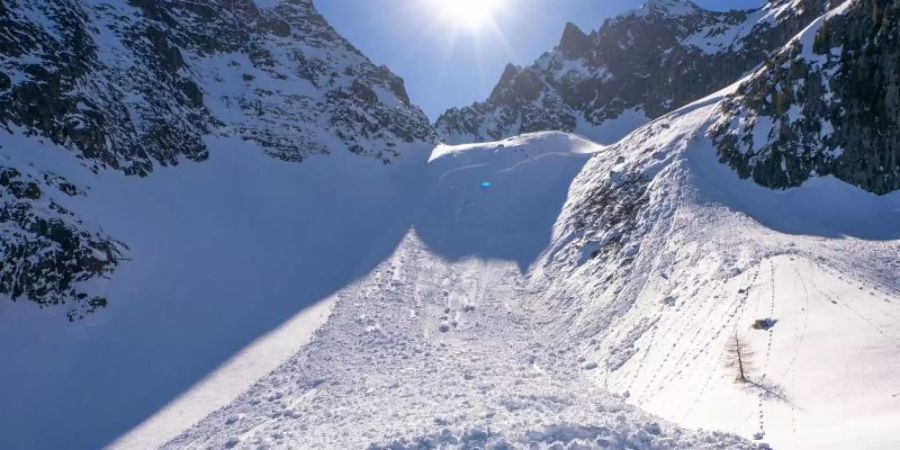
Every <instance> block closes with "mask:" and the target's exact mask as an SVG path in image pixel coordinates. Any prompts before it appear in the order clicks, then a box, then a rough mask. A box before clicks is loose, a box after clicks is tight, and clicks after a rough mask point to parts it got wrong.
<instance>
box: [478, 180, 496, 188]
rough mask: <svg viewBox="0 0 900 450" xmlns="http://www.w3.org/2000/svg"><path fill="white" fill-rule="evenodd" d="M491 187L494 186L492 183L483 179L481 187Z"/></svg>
mask: <svg viewBox="0 0 900 450" xmlns="http://www.w3.org/2000/svg"><path fill="white" fill-rule="evenodd" d="M493 187H494V183H491V182H490V181H485V182H482V183H481V188H482V189H491V188H493Z"/></svg>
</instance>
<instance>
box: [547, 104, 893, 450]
mask: <svg viewBox="0 0 900 450" xmlns="http://www.w3.org/2000/svg"><path fill="white" fill-rule="evenodd" d="M716 100H718V97H713V98H710V99H707V100H704V101H701V102H699V103H697V104H695V105H692V106H689V107H687V108H685V109H683V110H681V111H679V112H676V113H674V114H672V115H669V116H666V117H663V118H662V119H660V120H659V121H657V122H655V123H653V124H651V125H648V126H647V127H645V128H643V129H640V130H638V131H637V132H635V133H634V134H633V135H631V136H630V137H628V138H626V139H625V140H623V141H622V142H620V143H618V144H617V145H615V146H612V147H609V148H607V150H606V151H605V152H604V157H602V158H600V157H598V158H595V159H594V160H593V161H592V162H591V163H590V164H589V165H588V166H587V167H586V168H585V170H584V171H583V172H582V174H581V175H580V176H579V178H578V179H577V180H576V181H575V182H574V183H573V192H572V194H571V196H570V199H569V202H568V204H567V206H566V209H565V211H564V213H563V214H562V215H561V217H560V220H559V222H557V225H556V229H555V235H554V244H553V245H552V246H551V247H550V250H549V252H548V253H547V255H548V257H547V260H546V265H544V266H542V267H541V268H540V269H539V270H538V271H537V275H536V277H535V279H534V280H533V283H535V284H536V285H539V286H551V287H550V288H549V289H547V290H546V291H544V292H543V293H541V294H540V295H538V296H536V298H534V299H533V300H532V303H531V304H532V305H534V307H535V308H536V309H537V310H539V314H540V316H541V317H543V318H544V320H546V321H547V322H549V323H552V325H549V326H550V327H552V328H554V329H556V330H557V331H558V333H554V335H556V336H558V338H557V339H558V341H557V342H558V345H564V343H570V342H578V343H579V344H578V350H577V351H576V354H577V355H579V357H581V358H585V360H586V361H590V362H591V363H592V364H597V366H598V370H596V371H594V372H593V373H592V378H593V379H594V381H595V382H596V383H597V384H599V385H602V386H604V387H605V388H607V389H609V390H610V391H611V392H613V393H617V394H620V395H623V396H626V397H628V399H629V402H631V403H632V404H634V405H636V406H639V407H641V408H643V409H645V410H647V411H649V412H651V413H655V414H659V415H661V416H662V417H664V418H666V419H669V420H672V421H676V422H678V423H680V424H683V425H687V426H694V427H704V428H712V429H721V430H727V431H733V432H738V433H740V434H742V435H744V436H746V437H755V438H758V439H764V440H765V441H766V442H769V443H770V444H772V445H773V446H774V447H776V448H801V449H802V448H810V449H813V448H815V449H823V448H835V449H839V448H884V449H887V448H896V446H897V445H900V441H898V438H897V436H896V434H895V433H894V429H895V428H896V427H895V424H896V423H898V422H897V420H898V418H900V402H898V398H897V396H896V395H895V394H896V392H897V391H898V389H900V384H898V381H897V378H896V377H895V376H893V374H896V373H897V370H898V369H900V340H898V337H900V334H898V333H897V331H896V330H898V329H900V322H898V321H900V282H898V277H897V274H898V273H900V256H898V255H900V195H898V194H897V193H894V194H890V195H887V196H883V197H877V196H875V195H872V194H868V193H866V192H865V191H862V190H859V189H857V188H855V187H852V186H850V185H847V184H845V183H843V182H840V181H838V180H836V179H834V178H831V177H822V178H815V179H813V180H811V181H809V182H807V183H806V184H804V185H803V186H801V187H799V188H796V189H791V190H788V191H783V192H782V191H773V190H768V189H765V188H762V187H760V186H758V185H755V184H753V183H751V182H747V181H741V180H739V179H738V178H737V177H736V176H735V174H734V173H733V172H732V171H730V170H729V169H728V168H727V167H726V166H724V165H722V164H720V163H719V162H718V161H717V160H716V157H715V149H714V148H713V146H712V144H711V143H710V140H709V137H708V136H707V135H706V133H707V130H708V127H709V126H710V124H711V123H714V122H715V120H716V118H717V116H718V115H719V114H720V111H719V108H720V104H719V103H717V101H716ZM623 174H636V178H637V179H639V180H642V182H643V188H642V189H643V191H642V192H641V193H640V195H638V196H637V197H639V198H640V199H641V201H640V202H638V203H637V207H635V208H621V205H626V206H628V205H629V203H628V201H627V198H628V196H629V195H633V194H634V190H633V189H632V190H629V189H625V188H623V186H627V184H624V183H623V182H622V181H621V180H622V178H623ZM624 178H625V179H626V180H627V179H629V178H628V177H627V176H626V177H624ZM609 192H612V194H609ZM610 198H612V199H613V200H610ZM604 201H609V202H611V203H613V204H614V205H613V207H606V206H607V205H599V206H598V205H597V204H596V203H597V202H601V203H602V202H604ZM616 202H619V203H616ZM622 209H625V210H626V212H627V213H629V214H632V215H633V217H631V222H628V221H626V222H627V223H630V224H631V225H632V226H631V227H630V228H629V229H627V230H622V229H619V228H617V227H616V226H615V225H616V224H617V220H621V219H616V215H615V213H616V212H617V211H621V210H622ZM598 211H599V213H598ZM611 242H613V243H620V245H618V246H615V245H614V246H612V247H613V250H612V251H611V252H604V251H600V250H598V249H608V248H609V247H610V243H611ZM598 243H600V244H598ZM765 319H772V320H774V321H776V322H775V324H774V326H773V327H771V328H769V329H768V330H757V329H754V328H753V325H754V324H755V323H756V321H758V320H765ZM735 334H736V335H738V336H740V337H741V338H742V339H744V340H745V342H746V343H747V345H748V346H749V348H750V350H751V351H753V352H754V353H755V356H754V357H753V358H752V362H753V365H754V366H755V370H754V371H753V375H752V376H751V380H753V382H754V383H755V385H750V384H739V383H735V381H734V380H735V377H736V373H735V372H734V370H733V369H730V368H728V367H727V364H726V362H727V360H728V359H729V356H728V354H727V351H726V347H727V343H728V340H729V339H730V338H732V337H733V336H734V335H735Z"/></svg>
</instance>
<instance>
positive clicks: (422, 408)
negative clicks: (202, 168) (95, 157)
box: [166, 85, 900, 449]
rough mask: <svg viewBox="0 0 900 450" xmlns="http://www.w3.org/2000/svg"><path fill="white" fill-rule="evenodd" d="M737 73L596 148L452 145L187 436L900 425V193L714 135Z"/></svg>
mask: <svg viewBox="0 0 900 450" xmlns="http://www.w3.org/2000/svg"><path fill="white" fill-rule="evenodd" d="M736 86H737V85H735V86H733V87H731V88H728V89H725V90H723V91H722V92H719V93H717V94H714V95H712V96H710V97H708V98H706V99H703V100H700V101H698V102H696V103H693V104H691V105H689V106H687V107H685V108H682V109H680V110H678V111H676V112H674V113H671V114H669V115H666V116H663V117H662V118H660V119H658V120H656V121H654V122H652V123H650V124H648V125H646V126H644V127H642V128H640V129H638V130H637V131H635V132H634V133H632V134H631V135H629V136H628V137H626V138H625V139H623V140H622V141H620V142H618V143H616V144H614V145H612V146H609V147H600V146H597V147H596V148H594V149H592V150H591V151H593V152H594V155H593V156H592V157H591V159H590V160H589V161H587V162H586V163H584V161H582V160H579V158H577V156H579V155H582V154H583V153H584V150H583V149H584V148H590V145H589V143H586V142H585V141H584V140H583V139H581V138H576V137H567V136H566V135H564V134H549V135H537V136H525V137H522V138H514V139H512V140H508V141H505V142H503V143H500V144H498V143H491V144H483V145H470V146H461V147H456V148H453V147H439V148H437V149H436V150H435V152H434V156H433V157H432V158H431V163H430V164H429V170H428V171H426V172H427V173H428V174H429V175H428V177H427V180H428V181H426V183H427V185H428V186H430V187H429V188H428V189H426V191H427V192H428V194H427V195H426V196H425V197H424V198H423V202H424V203H423V205H424V206H423V207H422V210H421V212H422V215H420V216H419V218H418V219H416V220H415V221H414V223H415V226H414V229H413V230H411V231H410V232H409V233H407V234H406V236H405V237H404V238H403V240H402V241H401V244H400V245H399V246H398V247H397V249H396V250H395V251H394V252H393V253H392V254H391V256H390V257H389V258H388V259H386V260H385V261H384V262H383V263H382V264H380V265H378V266H377V267H376V268H375V270H374V271H373V272H372V273H371V274H370V275H369V276H368V277H365V278H362V279H360V281H359V282H358V283H357V284H355V285H353V286H349V287H347V288H346V289H344V290H342V291H341V292H340V293H339V294H338V296H337V297H336V298H335V300H334V309H333V312H332V316H331V318H330V319H329V321H328V322H327V323H326V324H325V325H324V326H323V328H321V329H320V330H319V332H317V333H316V335H315V337H314V338H313V341H312V343H311V344H310V345H309V346H307V347H305V348H304V350H303V351H301V352H300V353H298V354H297V355H295V356H294V357H293V358H291V359H290V360H288V362H286V363H285V364H284V365H282V366H281V367H280V368H279V369H278V370H276V371H275V372H273V373H272V374H270V375H269V376H267V377H265V378H263V379H262V380H260V381H259V382H258V383H257V384H256V385H254V387H253V388H252V389H250V390H249V391H248V392H246V393H245V394H243V395H242V396H240V397H239V399H238V400H237V401H235V402H234V403H232V404H231V405H229V406H228V407H226V408H224V409H222V410H220V411H218V412H216V413H215V414H213V415H211V416H209V417H208V418H207V419H206V420H204V421H203V422H201V423H200V424H198V425H197V426H195V427H192V428H191V429H190V430H188V431H187V432H185V433H184V434H182V435H181V436H179V437H178V438H177V439H175V440H173V441H171V442H170V443H169V444H168V445H167V446H166V448H207V447H213V448H215V447H219V446H225V447H234V448H256V447H258V446H263V447H270V448H292V447H298V446H301V447H302V446H309V447H316V446H320V447H326V448H327V447H340V448H345V447H351V448H356V447H366V446H370V448H433V447H434V446H437V445H438V444H441V443H444V444H445V446H446V447H447V448H470V447H472V446H484V447H487V448H507V447H504V445H507V446H510V447H512V448H517V446H518V447H527V446H531V448H555V447H553V446H557V447H559V446H563V447H562V448H564V447H565V446H566V445H575V448H578V447H577V446H578V445H583V446H586V447H587V448H605V447H612V448H629V446H630V447H632V448H642V446H643V448H703V447H724V448H741V447H745V448H754V447H756V446H757V445H759V446H762V447H763V448H765V446H766V445H771V446H772V447H773V448H791V449H832V448H833V449H844V448H876V449H890V448H896V447H897V445H900V443H898V440H897V439H898V438H897V436H896V433H895V428H896V427H895V424H896V423H897V420H898V417H900V416H898V414H900V398H898V396H897V392H900V385H898V381H897V377H895V376H893V374H896V373H897V370H898V369H900V340H898V338H900V335H898V332H897V331H896V330H898V329H900V281H898V280H900V278H898V277H897V274H898V272H900V258H898V255H900V194H898V193H893V194H888V195H884V196H876V195H873V194H870V193H868V192H865V191H863V190H860V189H858V188H856V187H853V186H851V185H848V184H846V183H843V182H841V181H839V180H837V179H835V178H833V177H817V178H813V179H811V180H809V181H807V182H806V183H804V184H803V185H802V186H800V187H797V188H794V189H789V190H784V191H775V190H770V189H766V188H763V187H761V186H759V185H756V184H754V183H752V182H750V181H746V180H741V179H740V178H739V177H738V176H737V175H736V174H735V173H734V172H733V171H731V170H730V169H729V168H728V167H727V166H726V165H724V164H721V163H720V162H719V161H718V160H717V158H716V150H715V148H714V145H713V143H712V141H711V138H710V136H709V130H710V127H711V126H712V125H713V124H715V123H716V122H717V120H718V118H719V117H720V115H721V113H722V109H721V108H722V103H721V100H722V99H723V98H724V97H725V96H727V95H728V94H730V93H732V92H733V91H734V89H736ZM523 140H524V142H523ZM567 149H568V150H567ZM560 154H561V155H569V156H568V157H567V158H566V159H564V160H563V161H565V160H572V159H573V158H571V156H576V158H574V160H575V161H579V162H578V164H574V162H573V163H572V164H574V167H568V164H566V165H564V166H562V167H567V168H566V169H565V170H560V168H561V166H560V165H559V164H558V163H559V159H558V158H556V155H560ZM532 155H534V156H532ZM545 155H553V156H554V159H551V160H549V161H547V159H548V157H547V156H545ZM528 156H532V157H531V158H530V159H528V158H527V157H528ZM522 159H524V161H525V162H527V164H526V165H523V164H522ZM554 162H555V163H554ZM582 164H584V167H583V168H582V167H580V166H581V165H582ZM579 168H580V171H579V170H578V169H579ZM575 172H577V176H575V178H574V180H573V181H572V179H570V178H567V177H568V176H570V175H572V174H574V173H575ZM484 182H489V183H491V184H489V185H484V186H485V188H483V187H482V184H483V183H484ZM507 186H508V187H509V189H510V190H509V191H507V190H505V188H506V187H507ZM547 191H550V192H556V191H561V192H564V191H567V193H566V194H565V196H564V197H554V199H553V201H548V200H545V199H541V198H539V195H541V194H542V193H543V192H547ZM495 195H497V196H500V197H501V200H502V201H495V198H494V197H492V196H495ZM522 204H528V205H529V207H531V208H537V209H539V210H540V211H541V213H540V214H539V215H540V216H541V217H539V218H538V219H534V220H532V219H523V215H522V211H525V209H524V208H523V207H521V206H520V205H522ZM557 213H558V214H557ZM547 216H556V219H555V221H552V224H551V225H550V226H549V227H547V223H548V222H546V221H545V219H546V217H547ZM423 217H424V222H423ZM545 227H547V228H545ZM545 233H550V237H549V241H546V245H545V244H544V241H541V245H540V246H535V247H533V248H528V249H526V250H527V252H523V251H522V248H521V242H522V241H519V240H517V239H515V237H516V236H519V235H521V236H529V241H530V240H531V239H530V237H531V236H543V235H544V234H545ZM539 247H540V248H539ZM523 256H524V257H523ZM758 323H759V324H762V325H764V326H762V327H756V328H755V327H754V325H757V324H758ZM735 335H737V336H738V337H739V338H740V339H742V340H743V341H744V342H745V344H746V346H747V347H748V348H749V349H750V351H751V352H752V353H753V354H754V355H753V356H752V357H751V358H750V359H751V360H750V361H748V362H749V363H752V364H749V365H752V367H753V370H750V371H749V380H750V382H749V383H737V382H736V381H735V380H736V376H737V374H736V372H735V370H734V369H733V368H731V367H729V365H728V360H729V354H728V350H727V348H728V342H729V340H730V339H732V338H733V337H734V336H735ZM621 401H625V402H627V403H630V404H631V405H632V406H634V407H638V408H641V409H642V410H646V411H648V412H650V413H652V414H656V415H658V416H659V417H661V418H662V419H661V420H660V419H653V418H649V417H647V416H645V415H644V414H643V413H640V412H638V410H632V409H629V408H622V407H620V406H612V407H611V406H610V405H615V404H618V403H619V402H621ZM598 405H599V406H598ZM611 411H614V412H613V414H612V415H610V414H609V413H610V412H611ZM619 416H620V417H621V418H620V417H619ZM653 423H656V424H658V425H653ZM673 424H677V425H673ZM680 426H690V427H696V428H703V429H716V430H722V431H725V432H733V433H737V434H739V435H741V436H743V437H744V438H746V439H748V440H751V441H752V440H756V441H758V443H752V442H750V441H740V440H734V439H735V438H733V437H730V436H728V435H722V434H705V433H702V432H701V433H689V432H684V431H681V430H680V428H678V427H680ZM492 446H493V447H492Z"/></svg>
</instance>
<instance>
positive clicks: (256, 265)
mask: <svg viewBox="0 0 900 450" xmlns="http://www.w3.org/2000/svg"><path fill="white" fill-rule="evenodd" d="M2 141H3V142H4V152H5V156H7V157H9V158H12V159H13V161H14V162H13V164H12V165H13V166H14V167H23V168H24V167H29V165H30V164H31V163H33V164H34V165H35V166H36V167H40V168H41V169H42V170H53V171H54V172H56V173H58V174H60V175H63V176H65V177H66V178H67V179H69V180H70V181H72V182H74V183H76V184H79V185H85V186H89V187H90V191H89V193H88V196H86V197H83V198H59V199H57V200H58V201H59V202H60V203H61V204H62V205H63V206H65V207H67V208H70V209H72V210H75V211H79V213H80V214H81V216H82V217H84V218H85V219H86V220H89V221H90V222H92V223H97V224H100V225H101V226H102V227H103V229H104V231H105V232H106V233H108V234H109V235H111V236H113V237H114V238H116V239H119V240H122V241H124V242H127V244H128V246H129V252H128V257H129V261H127V262H125V263H124V264H123V265H122V266H121V267H120V268H119V269H118V270H117V272H116V273H115V274H114V276H113V277H112V278H111V279H108V280H105V279H104V280H99V281H95V282H92V283H95V286H93V290H94V291H96V292H99V293H102V294H103V295H104V296H106V297H107V298H109V299H111V301H110V305H109V307H108V308H107V309H105V310H104V311H103V312H102V313H99V314H95V315H94V317H91V318H89V319H87V320H84V321H82V322H80V323H76V324H74V325H71V326H70V325H67V323H66V320H65V316H64V315H63V311H56V310H53V309H51V310H39V309H38V308H37V307H35V306H34V305H33V304H31V303H30V302H24V303H17V304H13V303H11V302H10V301H8V300H6V301H2V302H0V317H2V320H0V341H2V342H0V346H2V348H0V354H3V355H4V368H5V369H4V370H3V371H2V375H0V384H2V387H0V403H2V404H4V405H20V406H19V407H17V408H16V409H15V410H10V409H6V410H5V413H2V414H0V415H2V416H3V420H2V425H0V441H2V445H0V447H3V448H23V447H24V448H48V449H50V448H65V447H67V446H68V445H69V444H70V443H71V442H72V441H73V440H75V441H77V442H79V443H80V445H83V446H84V447H87V448H100V447H103V446H104V445H106V444H109V443H111V442H112V441H113V440H115V439H117V438H119V437H120V436H122V435H123V434H125V433H126V432H127V431H129V430H131V429H132V428H134V427H136V426H138V425H139V424H141V423H142V422H143V421H144V420H146V419H147V418H148V417H151V416H152V415H153V414H155V413H156V412H158V411H159V410H160V409H162V408H163V407H165V406H166V405H169V404H170V403H171V402H172V401H173V400H175V399H176V398H178V397H179V396H181V395H182V394H184V393H185V391H188V390H189V389H190V388H191V387H192V386H194V385H195V384H197V383H199V382H201V381H203V380H204V379H205V378H206V377H208V376H209V374H211V373H213V372H214V371H215V370H216V369H217V368H222V366H223V364H226V366H225V367H224V368H223V370H225V371H226V372H228V373H233V374H234V375H235V377H234V378H233V379H226V380H223V381H216V382H215V383H213V384H214V386H213V387H212V388H211V391H208V390H205V389H204V388H202V387H201V388H200V391H199V394H196V395H199V396H201V397H202V396H207V395H208V396H210V397H211V398H209V399H208V400H205V401H204V402H205V403H204V404H203V405H197V404H190V405H189V407H190V408H189V411H187V412H185V413H184V414H185V415H184V416H182V415H179V414H181V413H180V412H179V413H178V414H174V415H172V416H169V417H170V418H171V419H172V420H174V423H171V422H170V423H165V424H162V425H154V427H161V428H155V429H163V430H166V432H169V433H170V434H160V435H155V436H150V437H149V439H150V441H149V442H154V443H162V442H164V441H165V440H167V439H169V438H171V437H173V436H174V433H176V432H177V431H180V430H181V429H182V428H183V427H184V426H186V425H189V424H190V422H187V423H185V422H183V421H181V420H182V418H186V419H189V420H198V419H199V418H202V417H203V416H204V415H206V414H208V413H209V412H211V411H213V410H214V409H215V408H217V407H219V406H221V405H222V404H226V403H228V402H229V401H230V400H231V398H232V397H233V396H235V395H237V394H238V393H240V392H242V391H244V390H245V389H246V388H247V387H249V385H250V384H251V383H252V382H253V381H254V380H255V379H256V378H258V377H259V376H261V375H263V374H265V373H267V372H269V371H270V370H271V369H272V368H274V367H276V366H277V365H278V364H279V363H281V362H282V361H283V358H284V357H286V356H287V355H290V354H291V353H293V352H295V351H296V350H297V349H298V348H299V347H301V346H302V345H303V343H304V342H303V340H302V335H303V334H304V333H308V332H310V331H311V329H312V328H313V327H315V323H316V322H318V321H319V319H318V315H319V314H321V313H322V310H321V309H315V308H319V306H317V305H321V304H322V302H323V301H325V302H327V299H328V297H329V296H330V295H331V294H332V293H334V292H335V291H337V290H338V289H340V288H341V287H343V286H346V285H348V284H349V283H351V282H352V281H353V280H354V279H356V278H358V277H360V276H363V275H365V274H366V273H368V272H369V271H370V270H371V268H372V267H373V266H374V265H375V264H377V263H378V262H379V261H381V260H383V259H384V257H385V256H386V255H388V254H390V252H391V251H392V249H393V247H394V246H396V244H397V242H398V241H399V239H400V238H401V237H402V236H403V233H404V232H405V230H406V229H407V227H408V226H409V223H410V221H411V214H412V211H411V209H410V208H411V207H412V206H413V205H416V204H417V203H418V201H417V200H416V198H417V197H418V196H419V192H418V191H416V190H410V189H407V187H408V186H410V185H415V183H416V182H415V181H410V180H409V179H410V178H411V177H412V178H415V177H416V173H415V171H413V170H408V169H404V167H409V166H410V165H412V166H413V167H416V166H419V165H422V164H424V163H425V160H426V158H427V147H425V146H422V145H419V146H418V147H416V146H412V147H410V148H408V149H407V150H408V155H409V156H408V157H407V158H405V159H401V161H400V162H398V163H397V164H394V165H392V166H389V167H385V166H384V165H383V164H382V163H380V162H377V161H372V160H368V159H366V158H359V157H356V156H354V155H349V154H341V155H337V154H333V155H330V156H329V157H327V158H320V159H318V160H316V159H313V160H310V161H307V162H306V163H304V164H287V163H284V162H282V161H278V160H275V159H273V158H269V157H267V156H265V155H264V154H263V153H262V152H261V151H260V150H259V149H256V148H254V147H253V146H252V145H251V144H250V143H248V142H245V141H242V140H238V139H233V138H232V139H223V138H212V141H211V142H210V143H209V144H210V148H211V155H210V159H209V160H208V161H205V162H203V163H196V164H192V163H185V164H182V165H181V166H180V167H177V168H168V169H166V168H160V169H159V170H158V171H157V172H156V173H154V174H153V176H151V177H147V178H144V179H137V178H131V177H125V176H122V175H119V174H116V173H110V172H101V173H100V174H99V175H94V174H92V173H91V172H90V171H88V170H86V169H84V168H83V167H81V166H80V164H79V163H78V161H77V160H76V159H75V158H74V156H72V155H71V154H70V153H69V152H67V151H65V150H62V149H59V148H51V146H49V145H44V146H42V145H40V144H37V143H36V141H35V140H33V139H29V138H25V137H23V136H3V138H2ZM384 211H391V212H392V214H387V215H386V214H384ZM310 308H314V309H312V310H311V309H310ZM298 315H299V316H298ZM292 318H295V319H296V320H295V321H294V322H292V323H289V324H288V325H285V324H286V323H288V322H290V321H291V320H292ZM283 325H285V326H287V327H288V328H289V330H288V331H287V332H286V333H285V334H282V336H285V337H286V339H298V340H297V341H294V342H292V341H290V340H288V341H286V342H281V340H280V339H275V341H276V342H274V343H272V345H267V344H266V343H262V344H261V347H260V348H261V350H260V351H250V357H249V358H241V357H237V361H236V362H234V364H237V365H239V366H240V365H242V364H246V365H252V366H253V367H251V368H250V369H248V370H247V371H244V370H242V369H240V367H238V369H237V370H235V371H229V368H228V365H227V363H228V362H229V361H234V358H235V355H237V354H238V353H240V352H241V351H244V350H245V349H246V348H247V347H248V346H250V345H251V344H253V343H254V342H257V341H258V340H259V339H260V338H261V337H263V336H265V335H267V334H268V333H270V332H272V331H273V330H276V329H278V328H279V327H281V326H283ZM264 340H265V339H264ZM273 346H278V347H280V350H277V351H274V350H273V348H274V347H273ZM213 378H215V377H213ZM226 378H227V377H226ZM188 395H189V397H190V396H191V395H192V394H188ZM194 398H196V396H195V397H194ZM173 407H174V408H176V409H179V408H180V406H178V405H177V404H176V405H174V406H173ZM176 412H177V411H176ZM47 423H54V424H55V425H54V432H53V433H47V432H46V424H47ZM172 427H177V428H174V429H173V428H172ZM151 431H152V430H151ZM135 439H136V440H135V441H132V442H137V444H135V445H134V446H133V447H132V448H135V447H137V448H141V447H143V445H141V444H142V443H143V442H147V441H144V440H143V439H145V437H141V436H138V437H136V438H135Z"/></svg>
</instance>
